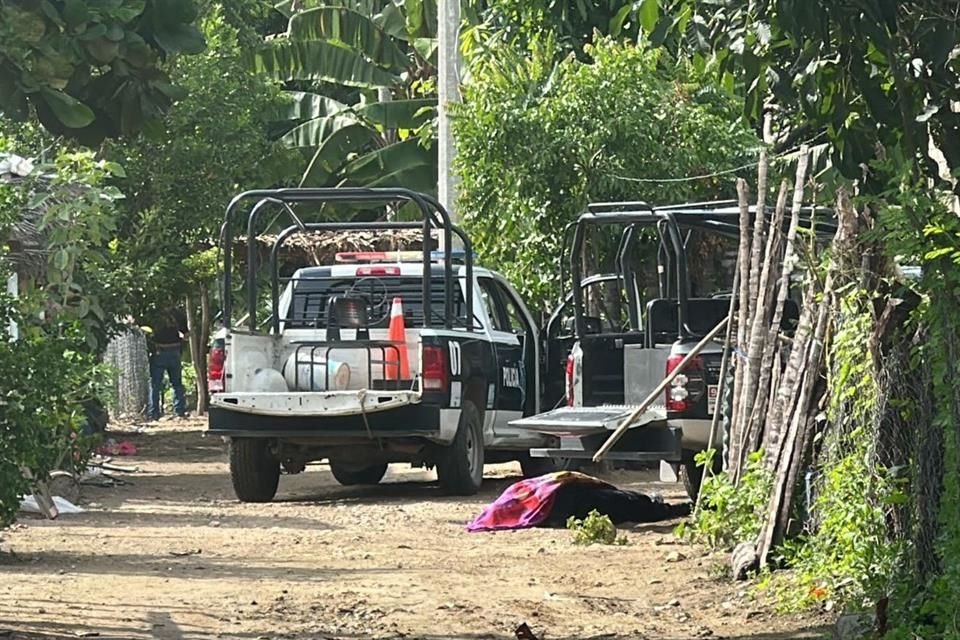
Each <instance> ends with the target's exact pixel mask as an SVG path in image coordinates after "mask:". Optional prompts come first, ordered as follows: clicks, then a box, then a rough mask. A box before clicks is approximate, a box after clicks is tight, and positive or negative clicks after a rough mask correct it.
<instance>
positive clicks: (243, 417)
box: [207, 392, 459, 445]
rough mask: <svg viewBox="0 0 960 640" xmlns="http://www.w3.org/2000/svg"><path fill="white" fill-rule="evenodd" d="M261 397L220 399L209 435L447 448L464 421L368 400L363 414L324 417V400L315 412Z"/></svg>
mask: <svg viewBox="0 0 960 640" xmlns="http://www.w3.org/2000/svg"><path fill="white" fill-rule="evenodd" d="M256 395H257V396H259V399H258V400H253V399H249V398H248V401H247V402H246V403H240V402H238V403H237V404H233V403H231V402H230V400H231V399H232V398H233V397H232V396H229V395H228V394H222V395H218V396H217V397H216V399H215V401H214V402H212V403H211V406H210V409H209V411H208V422H207V432H208V433H210V434H211V435H219V436H225V437H231V438H288V439H303V440H312V441H317V442H318V443H323V444H331V445H332V444H338V443H345V444H346V443H350V442H357V441H369V440H376V439H380V438H423V439H427V440H430V441H433V442H437V443H441V444H446V443H448V442H450V441H452V440H453V437H454V435H455V434H456V430H457V420H458V418H459V412H457V411H450V410H442V409H440V408H439V407H437V406H430V405H423V404H420V403H413V404H411V403H400V402H396V403H387V402H384V403H381V407H382V405H384V404H386V405H387V408H379V407H378V408H377V409H376V410H373V408H372V403H370V400H369V398H368V400H367V402H366V403H364V407H363V410H360V405H357V406H356V407H355V408H353V409H352V410H351V408H350V407H349V406H348V403H343V404H339V405H337V406H336V407H330V409H331V410H326V411H325V410H323V409H322V408H320V405H319V404H318V402H323V399H320V398H317V399H316V400H314V401H313V402H308V403H306V404H307V405H310V406H299V405H294V404H290V403H289V402H285V403H281V402H279V399H277V402H276V403H270V402H266V403H265V402H264V399H263V396H264V395H271V394H256ZM278 395H281V394H278ZM282 395H284V396H290V395H291V394H282ZM292 395H293V396H294V397H296V396H306V395H312V394H292ZM354 395H355V394H354ZM371 395H375V393H373V392H372V393H371ZM386 397H387V396H386V395H384V398H386ZM326 400H327V401H329V398H327V399H326ZM280 406H287V407H290V408H289V410H287V411H285V412H280V411H276V410H272V409H273V408H274V407H280Z"/></svg>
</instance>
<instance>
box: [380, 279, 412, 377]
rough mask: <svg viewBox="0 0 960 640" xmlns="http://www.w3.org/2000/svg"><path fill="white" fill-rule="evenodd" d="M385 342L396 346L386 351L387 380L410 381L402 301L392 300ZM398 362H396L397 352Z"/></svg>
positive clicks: (398, 299)
mask: <svg viewBox="0 0 960 640" xmlns="http://www.w3.org/2000/svg"><path fill="white" fill-rule="evenodd" d="M387 340H388V341H389V342H392V343H393V344H395V345H397V348H396V349H387V350H386V354H385V356H386V357H385V358H384V360H386V364H385V366H384V368H385V369H386V371H385V373H386V376H387V379H388V380H409V379H410V359H409V358H408V357H407V329H406V327H405V326H404V323H403V301H402V300H401V299H400V298H394V299H393V306H392V307H391V308H390V330H389V332H388V333H387ZM398 351H399V352H400V353H399V358H400V361H399V362H397V352H398Z"/></svg>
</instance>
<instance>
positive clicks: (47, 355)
mask: <svg viewBox="0 0 960 640" xmlns="http://www.w3.org/2000/svg"><path fill="white" fill-rule="evenodd" d="M12 306H13V302H12V301H11V300H0V309H2V310H4V311H9V310H10V309H11V307H12ZM0 315H3V316H7V317H4V318H2V324H0V376H2V379H3V380H4V383H3V384H2V385H0V391H2V394H3V402H0V441H2V442H3V443H4V444H3V447H0V527H3V526H5V525H7V524H9V523H10V522H11V521H12V520H13V517H14V514H15V513H16V511H17V508H18V506H19V504H20V496H22V495H23V494H25V493H29V485H28V483H27V482H26V481H25V480H24V478H23V476H22V473H21V470H22V469H28V470H29V471H30V472H31V474H32V475H33V476H34V477H40V478H42V477H44V476H45V474H47V473H48V472H49V471H51V470H53V469H67V470H74V469H75V468H78V467H79V466H82V464H83V462H84V461H85V457H86V455H87V453H88V452H89V446H88V445H87V444H85V443H84V442H83V438H82V436H81V434H80V431H79V429H80V426H81V424H82V419H83V415H82V406H81V405H82V402H84V401H85V400H88V399H89V398H92V397H96V394H97V391H98V385H99V382H100V381H101V380H104V379H105V376H104V375H103V372H102V371H101V370H100V369H99V365H98V364H97V360H96V358H95V357H94V356H92V355H91V354H90V353H89V352H88V351H87V349H86V343H85V336H84V334H83V333H82V331H77V330H76V328H70V329H69V330H68V331H67V332H66V333H65V334H64V335H60V336H48V335H38V334H30V335H28V336H27V337H25V338H24V339H22V340H19V341H11V340H10V337H9V335H8V334H7V330H6V328H7V320H8V319H9V316H8V314H7V313H2V314H0Z"/></svg>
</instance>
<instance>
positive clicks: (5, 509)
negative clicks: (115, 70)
mask: <svg viewBox="0 0 960 640" xmlns="http://www.w3.org/2000/svg"><path fill="white" fill-rule="evenodd" d="M8 150H10V151H17V150H19V149H15V148H14V149H12V148H11V147H10V142H9V141H8V140H6V139H4V138H0V151H8ZM117 170H118V168H117V167H115V166H113V165H111V164H110V163H107V162H103V161H101V160H97V159H96V158H95V157H94V156H93V154H92V153H89V152H63V153H61V154H59V155H58V157H57V158H56V160H55V162H54V163H52V165H50V166H41V167H38V168H37V169H36V170H35V171H34V172H32V173H31V174H30V175H29V176H27V177H26V178H24V179H20V180H17V181H10V182H7V181H0V243H2V244H0V246H4V247H6V246H7V245H8V242H9V241H10V240H18V241H20V242H24V241H25V238H24V234H25V233H31V232H32V233H33V234H34V236H35V239H36V240H38V241H40V242H42V244H43V249H44V251H43V253H42V254H41V255H42V256H44V259H43V260H41V261H40V263H39V264H38V263H36V262H35V261H33V262H30V264H29V265H28V266H26V267H25V266H24V265H23V263H22V259H23V258H24V256H23V255H15V254H13V253H9V252H5V253H4V254H3V255H0V277H2V279H3V281H4V282H6V280H7V278H8V276H9V275H10V274H11V273H13V272H14V271H16V272H17V273H18V274H19V275H21V276H23V277H22V280H21V287H22V290H21V295H20V297H19V298H16V299H13V298H11V297H9V296H7V295H6V294H5V293H4V294H2V295H0V397H2V398H3V401H2V402H0V440H2V441H3V442H4V446H3V447H0V526H3V525H5V524H7V523H8V522H9V521H10V520H12V518H13V515H14V514H15V512H16V509H17V507H18V505H19V503H20V496H21V495H23V494H24V493H28V492H29V489H30V487H29V480H28V479H27V477H26V476H27V474H25V473H24V471H26V472H28V474H29V475H30V476H32V477H34V478H43V477H44V476H45V475H46V474H47V473H48V472H49V471H51V470H53V469H58V468H59V469H67V470H72V469H75V468H79V467H80V466H82V464H83V462H84V460H85V457H86V454H87V452H89V450H90V449H89V446H87V443H86V442H84V440H85V439H84V437H83V436H82V432H81V430H80V428H81V426H82V425H83V422H84V418H85V415H84V407H85V405H88V404H89V403H90V402H91V401H95V400H96V399H98V398H99V397H100V391H101V388H100V383H101V382H102V381H103V380H104V379H105V376H104V375H103V371H102V370H101V367H100V365H99V364H98V359H97V354H98V352H99V350H100V349H101V348H102V347H103V345H104V344H105V341H106V338H107V336H108V335H109V334H110V332H111V331H112V328H113V326H114V325H115V321H116V319H117V318H119V317H121V316H122V315H123V314H124V313H125V311H126V308H125V306H124V296H123V295H120V292H122V285H121V283H122V281H123V280H124V278H123V277H122V272H121V271H117V270H115V269H114V268H113V267H112V264H113V261H114V255H113V251H112V249H111V245H110V242H109V237H110V235H111V231H112V228H113V224H114V221H115V219H116V207H117V202H118V200H119V199H120V198H121V195H120V193H119V192H118V191H117V190H116V188H115V187H112V186H110V185H109V184H107V183H108V181H109V180H110V178H111V176H112V174H113V173H114V172H116V171H117ZM25 230H26V231H25ZM29 230H32V231H29ZM14 258H17V259H18V260H17V261H15V260H14ZM28 262H29V261H28ZM11 322H15V323H16V326H17V329H18V332H17V333H18V335H16V336H14V335H11V333H10V327H11ZM15 337H16V339H13V338H15Z"/></svg>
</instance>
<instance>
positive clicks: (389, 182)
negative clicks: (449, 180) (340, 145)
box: [341, 138, 437, 188]
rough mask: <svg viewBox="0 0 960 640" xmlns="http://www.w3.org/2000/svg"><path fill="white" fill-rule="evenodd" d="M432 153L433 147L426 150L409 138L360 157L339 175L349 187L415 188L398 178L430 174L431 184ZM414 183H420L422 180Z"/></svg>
mask: <svg viewBox="0 0 960 640" xmlns="http://www.w3.org/2000/svg"><path fill="white" fill-rule="evenodd" d="M436 154H437V152H436V149H435V148H430V149H427V148H425V147H423V146H422V145H421V144H420V141H419V139H417V138H409V139H407V140H404V141H402V142H396V143H394V144H391V145H387V146H386V147H382V148H380V149H376V150H374V151H371V152H369V153H367V154H364V155H362V156H360V157H359V158H357V159H356V160H353V161H351V162H349V163H348V164H347V165H346V166H345V167H344V168H343V171H342V173H341V175H342V176H343V177H344V178H345V179H346V180H347V183H348V184H351V185H363V186H367V187H373V186H381V187H383V186H399V185H402V184H404V185H406V186H408V187H411V188H415V187H413V186H412V183H411V182H407V183H404V182H402V180H401V179H407V180H414V178H415V177H417V176H424V175H426V176H431V175H432V178H431V179H432V181H433V184H434V185H435V184H436V164H437V160H436ZM415 181H416V182H418V183H422V182H424V180H423V179H419V180H415ZM428 182H429V181H428Z"/></svg>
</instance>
